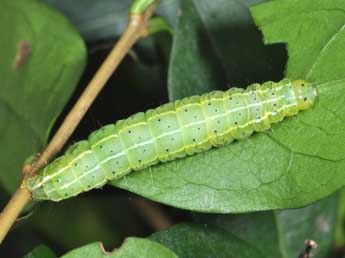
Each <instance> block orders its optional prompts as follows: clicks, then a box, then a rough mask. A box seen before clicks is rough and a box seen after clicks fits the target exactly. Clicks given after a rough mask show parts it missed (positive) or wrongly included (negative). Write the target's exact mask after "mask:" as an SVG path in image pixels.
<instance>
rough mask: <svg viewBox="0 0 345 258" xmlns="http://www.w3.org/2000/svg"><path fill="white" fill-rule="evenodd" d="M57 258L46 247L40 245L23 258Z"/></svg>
mask: <svg viewBox="0 0 345 258" xmlns="http://www.w3.org/2000/svg"><path fill="white" fill-rule="evenodd" d="M56 257H57V256H56V255H55V254H54V253H53V251H52V250H50V249H49V248H48V247H46V246H44V245H39V246H37V247H36V248H34V249H33V250H32V251H31V252H30V253H28V254H27V255H25V256H24V257H23V258H56Z"/></svg>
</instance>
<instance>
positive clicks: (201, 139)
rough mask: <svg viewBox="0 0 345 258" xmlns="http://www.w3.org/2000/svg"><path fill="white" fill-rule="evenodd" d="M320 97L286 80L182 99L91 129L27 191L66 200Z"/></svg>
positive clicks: (257, 127)
mask: <svg viewBox="0 0 345 258" xmlns="http://www.w3.org/2000/svg"><path fill="white" fill-rule="evenodd" d="M316 96H317V92H316V89H315V88H314V87H313V86H312V85H310V84H309V83H307V82H306V81H303V80H297V81H290V80H288V79H284V80H282V81H280V82H278V83H275V82H266V83H264V84H262V85H259V84H253V85H251V86H249V87H248V88H247V90H243V89H239V88H232V89H230V90H228V91H225V92H222V91H213V92H210V93H207V94H204V95H201V96H192V97H188V98H184V99H182V100H177V101H175V102H174V103H168V104H165V105H162V106H160V107H157V108H156V109H152V110H148V111H146V112H145V113H143V112H141V113H137V114H135V115H133V116H131V117H129V118H128V119H125V120H120V121H117V122H116V124H110V125H107V126H105V127H103V128H101V129H99V130H97V131H95V132H93V133H92V134H91V135H90V136H89V138H88V140H87V141H86V140H85V141H81V142H78V143H76V144H74V145H72V146H71V147H70V148H69V149H68V150H67V152H66V153H65V155H63V156H61V157H59V158H57V159H55V160H54V161H53V162H52V163H51V164H49V165H48V166H46V167H45V168H44V169H43V170H42V171H41V173H40V174H38V175H36V176H34V177H31V178H28V179H27V181H26V186H27V188H28V190H29V191H30V192H31V194H32V197H33V199H35V200H44V199H46V200H52V201H60V200H62V199H66V198H69V197H71V196H75V195H77V194H79V193H80V192H85V191H88V190H90V189H92V188H98V187H101V186H103V185H104V184H105V183H106V182H107V181H108V180H113V179H117V178H121V177H123V176H124V175H126V174H128V173H130V172H131V171H133V170H139V169H143V168H146V167H148V166H152V165H154V164H156V163H158V162H166V161H170V160H174V159H177V158H182V157H185V156H186V155H193V154H195V153H198V152H202V151H206V150H208V149H210V148H211V147H218V146H222V145H224V144H227V143H230V142H232V141H233V140H234V139H235V140H240V139H244V138H247V137H248V136H250V135H251V134H252V133H253V132H254V131H256V132H262V131H265V130H267V129H269V127H270V124H271V123H277V122H279V121H281V120H282V119H283V118H284V117H286V116H292V115H295V114H297V112H298V111H299V110H305V109H308V108H310V107H311V106H312V105H313V104H314V102H315V99H316Z"/></svg>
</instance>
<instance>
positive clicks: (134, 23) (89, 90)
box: [0, 5, 156, 243]
mask: <svg viewBox="0 0 345 258" xmlns="http://www.w3.org/2000/svg"><path fill="white" fill-rule="evenodd" d="M155 8H156V5H151V6H149V7H148V8H147V9H146V11H145V12H144V13H142V14H132V15H130V18H129V23H128V26H127V28H126V31H125V32H124V33H123V35H122V36H121V38H120V40H119V41H118V42H117V44H116V45H115V47H114V48H113V49H112V51H111V52H110V54H109V55H108V57H107V58H106V59H105V61H104V62H103V64H102V65H101V67H100V68H99V69H98V71H97V72H96V74H95V75H94V77H93V79H92V80H91V81H90V83H89V84H88V86H87V87H86V89H85V91H84V92H83V94H82V95H81V96H80V98H79V99H78V101H77V102H76V103H75V105H74V106H73V108H72V110H71V111H70V113H69V114H68V115H67V116H66V118H65V120H64V121H63V123H62V125H61V126H60V128H59V129H58V131H57V132H56V134H55V135H54V136H53V138H52V139H51V141H50V143H49V145H48V146H47V148H46V149H45V151H44V152H43V153H42V155H41V156H40V157H39V158H38V159H37V161H35V162H34V163H33V165H32V167H31V169H29V170H28V169H26V172H24V178H26V177H28V176H32V175H34V174H35V173H37V171H38V170H39V169H40V168H42V167H43V166H45V165H46V164H47V163H48V162H49V161H50V160H51V159H52V158H53V157H54V156H55V155H56V154H57V153H58V152H59V151H60V150H61V148H62V147H63V145H64V144H65V143H66V141H67V140H68V138H69V137H70V136H71V134H72V133H73V131H74V130H75V128H76V127H77V125H78V124H79V122H80V120H81V119H82V117H83V116H84V115H85V113H86V111H87V110H88V108H89V107H90V106H91V104H92V102H93V101H94V99H95V98H96V97H97V95H98V93H99V92H100V91H101V90H102V88H103V87H104V85H105V83H106V82H107V81H108V79H109V77H110V76H111V75H112V74H113V72H114V71H115V69H116V68H117V66H118V65H119V63H120V62H121V61H122V59H123V58H124V57H125V55H126V54H127V53H128V51H129V50H130V49H131V48H132V46H133V45H134V44H135V42H137V41H138V39H140V38H141V37H145V36H147V35H148V29H147V26H148V21H149V19H150V18H151V16H152V14H153V11H154V10H155ZM30 199H31V195H30V193H29V191H28V190H27V189H26V188H25V186H24V185H23V183H22V184H21V186H20V187H19V188H18V190H17V191H16V192H15V193H14V194H13V196H12V198H11V199H10V201H9V202H8V203H7V205H6V206H5V208H4V209H3V211H2V212H1V213H0V243H2V241H3V239H4V238H5V236H6V235H7V233H8V231H9V230H10V228H11V226H12V225H13V223H14V222H15V220H16V219H17V217H18V216H19V214H20V213H21V211H22V210H23V208H24V207H25V205H26V204H27V203H28V202H29V201H30Z"/></svg>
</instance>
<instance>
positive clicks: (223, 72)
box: [168, 0, 285, 100]
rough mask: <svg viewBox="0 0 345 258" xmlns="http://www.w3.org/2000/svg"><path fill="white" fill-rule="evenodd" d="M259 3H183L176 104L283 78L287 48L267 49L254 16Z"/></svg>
mask: <svg viewBox="0 0 345 258" xmlns="http://www.w3.org/2000/svg"><path fill="white" fill-rule="evenodd" d="M259 2H262V1H261V0H242V1H237V0H230V1H224V0H216V1H207V0H201V1H200V0H194V1H181V11H180V17H179V20H178V23H177V29H176V33H175V37H174V44H173V48H172V53H171V61H170V67H169V79H168V84H169V85H168V90H169V96H170V99H171V100H176V99H179V98H183V97H186V96H190V95H194V94H200V93H204V92H207V91H210V90H214V89H225V88H227V86H228V85H231V86H245V85H246V84H248V83H251V82H258V81H266V80H269V79H279V78H280V77H281V76H282V72H281V71H283V69H284V66H283V61H284V60H285V55H284V49H283V48H282V47H280V46H270V47H267V46H265V45H264V44H263V42H262V39H261V35H260V32H259V30H258V29H257V28H256V27H255V25H254V22H253V20H252V18H251V17H250V13H249V10H248V6H249V5H251V4H254V3H259ZM272 76H273V77H272Z"/></svg>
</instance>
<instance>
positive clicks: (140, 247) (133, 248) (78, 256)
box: [61, 237, 177, 258]
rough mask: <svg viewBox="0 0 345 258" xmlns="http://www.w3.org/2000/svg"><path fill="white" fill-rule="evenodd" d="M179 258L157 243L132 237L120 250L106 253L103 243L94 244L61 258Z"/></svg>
mask: <svg viewBox="0 0 345 258" xmlns="http://www.w3.org/2000/svg"><path fill="white" fill-rule="evenodd" d="M86 257H90V258H91V257H92V258H101V257H104V258H105V257H106V258H136V257H138V258H177V256H176V255H175V254H174V253H173V252H172V251H170V250H169V249H168V248H166V247H164V246H163V245H160V244H158V243H156V242H153V241H150V240H147V239H142V238H135V237H130V238H127V239H126V240H125V242H124V243H123V245H122V246H121V247H120V248H119V249H115V250H114V251H112V252H106V251H105V250H104V248H103V246H102V244H101V243H93V244H89V245H86V246H83V247H80V248H78V249H75V250H73V251H70V252H68V253H67V254H65V255H63V256H62V257H61V258H86Z"/></svg>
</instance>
